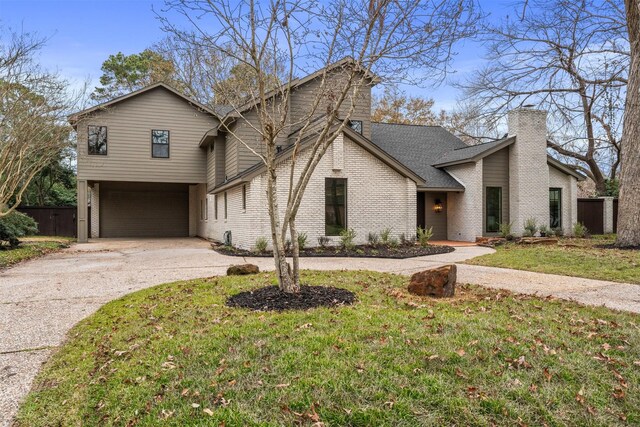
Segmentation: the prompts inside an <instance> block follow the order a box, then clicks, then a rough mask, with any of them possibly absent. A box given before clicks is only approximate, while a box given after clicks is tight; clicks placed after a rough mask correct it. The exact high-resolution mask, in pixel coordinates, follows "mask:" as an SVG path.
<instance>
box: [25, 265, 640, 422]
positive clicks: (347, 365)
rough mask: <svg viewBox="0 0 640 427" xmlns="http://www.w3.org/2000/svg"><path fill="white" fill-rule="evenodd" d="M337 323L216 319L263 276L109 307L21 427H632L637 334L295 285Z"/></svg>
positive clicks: (161, 289) (637, 383)
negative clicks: (326, 303) (322, 294)
mask: <svg viewBox="0 0 640 427" xmlns="http://www.w3.org/2000/svg"><path fill="white" fill-rule="evenodd" d="M303 282H304V283H305V284H309V285H331V286H337V287H342V288H346V289H348V290H351V291H353V292H355V293H356V295H357V298H358V301H357V302H356V303H355V304H354V305H351V306H345V307H340V308H319V309H313V310H309V311H285V312H280V313H278V312H253V311H249V310H246V309H238V308H230V307H227V306H225V302H226V299H227V298H228V297H229V296H230V295H232V294H235V293H237V292H239V291H244V290H249V289H254V288H257V287H261V286H264V285H266V284H271V283H274V278H273V275H271V274H259V275H256V276H244V277H238V276H234V277H220V278H210V279H202V280H192V281H186V282H178V283H173V284H166V285H161V286H158V287H156V288H151V289H147V290H143V291H140V292H136V293H134V294H131V295H128V296H126V297H124V298H122V299H120V300H117V301H114V302H112V303H109V304H107V305H106V306H104V307H103V308H102V309H100V310H99V311H98V312H97V313H95V314H94V315H92V316H91V317H89V318H88V319H86V320H84V321H82V322H81V323H80V324H78V325H77V326H76V327H75V328H74V329H73V330H72V331H71V332H70V333H69V339H68V342H67V343H66V344H65V345H64V346H63V347H62V348H60V349H59V351H58V352H57V354H55V355H54V356H53V357H52V359H51V360H50V361H49V362H48V363H47V364H46V365H45V367H44V368H43V371H42V372H41V373H40V374H39V375H38V377H37V379H36V381H35V385H34V388H33V391H32V392H31V394H29V396H28V397H27V399H26V401H25V403H24V404H23V405H22V407H21V409H20V411H19V414H18V418H17V425H18V426H44V425H48V426H50V425H62V426H67V425H118V426H125V425H127V426H129V425H137V426H152V425H171V426H187V425H189V426H190V425H198V426H205V425H210V426H219V425H226V426H245V425H274V426H275V425H315V426H320V425H324V426H331V425H337V426H343V425H359V426H380V425H386V426H415V425H454V424H455V425H490V424H494V423H495V424H498V425H531V426H533V425H544V424H548V425H568V424H572V425H603V426H604V425H615V424H635V425H637V424H638V423H640V366H639V365H640V333H639V332H640V331H639V326H640V322H639V320H640V318H639V317H638V316H636V315H632V314H626V313H617V312H614V311H610V310H607V309H604V308H591V307H582V306H579V305H577V304H575V303H570V302H565V301H559V300H552V299H544V300H543V299H538V298H535V297H529V296H516V295H512V294H508V293H506V292H498V291H494V290H487V289H483V288H477V287H469V286H464V287H459V289H458V295H457V296H456V297H455V298H454V299H449V300H438V301H434V300H429V299H421V298H418V297H411V296H409V295H408V294H407V293H406V292H405V289H406V284H407V278H406V277H401V276H395V275H389V274H379V273H372V272H362V271H361V272H310V271H305V272H303Z"/></svg>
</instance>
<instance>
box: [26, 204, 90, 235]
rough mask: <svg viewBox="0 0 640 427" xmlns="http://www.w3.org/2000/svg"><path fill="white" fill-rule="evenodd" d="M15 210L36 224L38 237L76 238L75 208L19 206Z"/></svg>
mask: <svg viewBox="0 0 640 427" xmlns="http://www.w3.org/2000/svg"><path fill="white" fill-rule="evenodd" d="M17 210H18V211H19V212H22V213H23V214H26V215H29V216H30V217H31V218H33V219H34V220H35V221H36V222H37V223H38V234H39V235H42V236H68V237H77V233H78V227H77V223H76V218H77V208H76V207H75V206H20V207H19V208H18V209H17Z"/></svg>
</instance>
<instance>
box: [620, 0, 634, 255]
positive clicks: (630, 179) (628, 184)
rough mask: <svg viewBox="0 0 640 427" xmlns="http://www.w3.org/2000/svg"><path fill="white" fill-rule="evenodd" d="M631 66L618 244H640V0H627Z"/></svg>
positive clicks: (625, 123) (623, 149) (623, 136)
mask: <svg viewBox="0 0 640 427" xmlns="http://www.w3.org/2000/svg"><path fill="white" fill-rule="evenodd" d="M625 6H626V13H627V27H628V29H629V42H630V44H631V68H630V70H629V87H628V88H627V100H626V104H625V112H624V130H623V132H622V141H623V144H622V174H621V179H620V206H619V211H618V236H617V240H616V245H617V246H621V247H624V246H640V0H626V1H625Z"/></svg>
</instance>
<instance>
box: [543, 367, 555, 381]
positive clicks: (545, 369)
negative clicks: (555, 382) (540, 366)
mask: <svg viewBox="0 0 640 427" xmlns="http://www.w3.org/2000/svg"><path fill="white" fill-rule="evenodd" d="M542 373H543V374H544V377H545V378H546V379H547V381H551V377H553V374H552V373H551V372H549V369H548V368H544V371H542Z"/></svg>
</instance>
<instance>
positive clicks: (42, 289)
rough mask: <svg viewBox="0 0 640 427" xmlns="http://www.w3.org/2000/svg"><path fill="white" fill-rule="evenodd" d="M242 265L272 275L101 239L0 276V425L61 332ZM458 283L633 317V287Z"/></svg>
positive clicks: (203, 249)
mask: <svg viewBox="0 0 640 427" xmlns="http://www.w3.org/2000/svg"><path fill="white" fill-rule="evenodd" d="M491 252H492V249H487V248H482V247H477V246H471V247H468V246H466V247H459V248H456V251H455V252H452V253H450V254H443V255H435V256H429V257H421V258H412V259H406V260H395V259H364V258H355V259H353V258H348V259H345V258H342V259H340V258H303V259H302V260H301V266H302V268H306V269H318V270H335V269H350V270H357V269H367V270H373V271H381V272H391V273H398V274H411V273H413V272H416V271H420V270H424V269H426V268H430V267H434V266H438V265H442V264H445V263H451V262H460V261H464V260H466V259H469V258H473V257H475V256H479V255H483V254H486V253H491ZM245 261H247V262H252V263H254V264H257V265H259V266H260V268H261V269H263V270H272V269H273V261H272V259H271V258H251V259H242V258H238V257H227V256H224V255H220V254H218V253H216V252H214V251H212V250H211V249H210V246H209V243H208V242H206V241H203V240H199V239H148V240H144V239H138V240H118V239H101V240H99V241H96V242H92V243H88V244H83V245H74V246H73V247H71V248H69V249H66V250H64V251H62V252H60V253H56V254H51V255H48V256H46V257H43V258H40V259H37V260H33V261H30V262H26V263H23V264H20V265H18V266H16V267H13V268H11V269H8V270H6V271H4V272H0V426H1V425H8V424H9V422H10V420H11V417H12V416H13V414H14V413H15V411H16V409H17V407H18V404H19V402H20V400H21V399H22V398H23V397H24V396H25V395H26V393H27V392H28V391H29V388H30V386H31V382H32V381H33V378H34V376H35V374H36V373H37V371H38V369H39V368H40V366H41V364H42V362H44V361H45V360H46V359H47V357H48V356H49V355H50V354H51V352H52V351H53V350H54V349H55V348H56V347H57V346H58V345H60V343H61V342H62V341H63V340H64V337H65V334H66V333H67V331H68V330H69V329H70V328H71V327H72V326H73V325H74V324H75V323H77V322H78V321H79V320H81V319H83V318H84V317H86V316H88V315H89V314H91V313H93V312H94V311H96V310H97V309H98V308H99V307H100V306H101V305H103V304H104V303H106V302H108V301H111V300H113V299H116V298H119V297H121V296H123V295H125V294H128V293H130V292H134V291H136V290H139V289H143V288H147V287H150V286H154V285H157V284H160V283H166V282H171V281H176V280H185V279H193V278H199V277H208V276H214V275H221V274H225V271H226V269H227V267H228V266H229V265H231V264H238V263H242V262H245ZM458 280H459V281H460V282H463V283H478V284H482V285H485V286H492V287H499V288H505V289H510V290H514V291H521V292H526V293H538V294H541V295H555V296H559V297H561V298H567V299H574V300H577V301H580V302H583V303H586V304H593V305H601V304H603V303H604V304H605V305H607V306H609V307H612V308H618V309H624V310H629V311H635V312H640V286H634V285H625V284H616V283H610V282H601V281H595V280H588V279H578V278H569V277H563V276H553V275H546V274H539V273H530V272H520V271H515V270H508V269H497V268H487V267H477V266H468V265H459V270H458Z"/></svg>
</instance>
